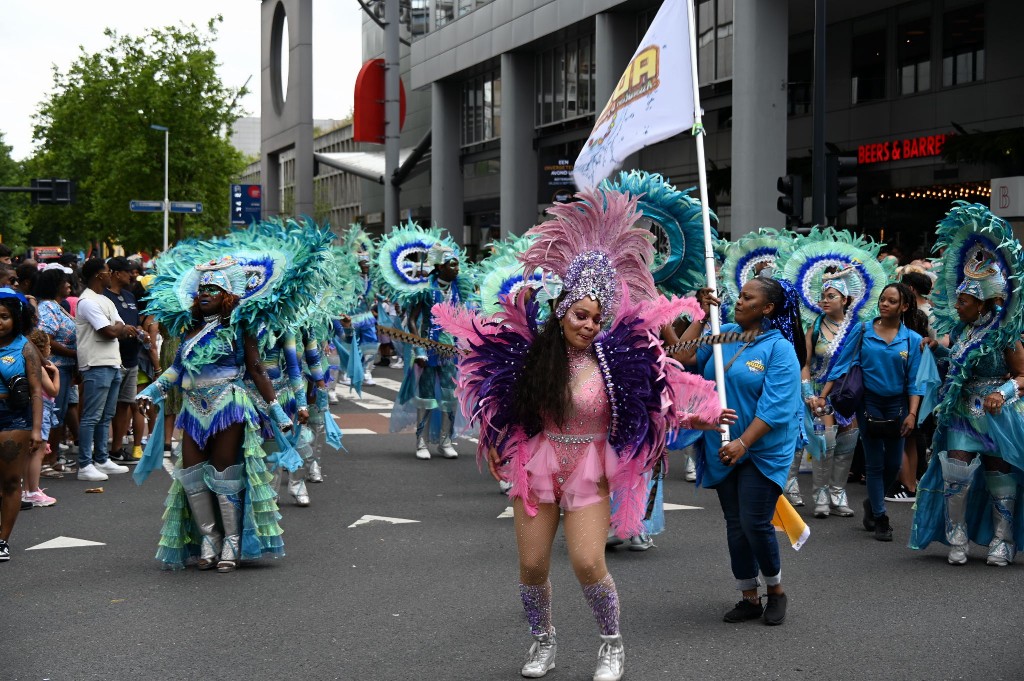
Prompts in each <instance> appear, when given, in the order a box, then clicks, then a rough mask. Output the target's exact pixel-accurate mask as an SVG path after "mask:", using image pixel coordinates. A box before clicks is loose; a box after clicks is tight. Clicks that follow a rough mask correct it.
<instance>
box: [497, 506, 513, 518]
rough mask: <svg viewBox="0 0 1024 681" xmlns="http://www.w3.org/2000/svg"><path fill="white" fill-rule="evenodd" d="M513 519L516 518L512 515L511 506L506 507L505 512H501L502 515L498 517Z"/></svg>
mask: <svg viewBox="0 0 1024 681" xmlns="http://www.w3.org/2000/svg"><path fill="white" fill-rule="evenodd" d="M512 517H514V516H513V514H512V507H511V506H506V507H505V510H504V511H502V512H501V515H499V516H498V518H512Z"/></svg>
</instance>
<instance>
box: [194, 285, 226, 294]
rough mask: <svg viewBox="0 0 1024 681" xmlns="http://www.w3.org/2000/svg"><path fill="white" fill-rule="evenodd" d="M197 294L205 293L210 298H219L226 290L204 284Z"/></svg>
mask: <svg viewBox="0 0 1024 681" xmlns="http://www.w3.org/2000/svg"><path fill="white" fill-rule="evenodd" d="M197 293H205V294H206V295H208V296H219V295H220V294H221V293H224V290H223V289H221V287H220V286H213V285H211V284H204V285H203V286H200V287H199V290H198V291H197Z"/></svg>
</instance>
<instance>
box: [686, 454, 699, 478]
mask: <svg viewBox="0 0 1024 681" xmlns="http://www.w3.org/2000/svg"><path fill="white" fill-rule="evenodd" d="M684 477H685V479H686V482H696V480H697V464H696V463H694V461H693V457H692V456H687V457H686V471H685V473H684Z"/></svg>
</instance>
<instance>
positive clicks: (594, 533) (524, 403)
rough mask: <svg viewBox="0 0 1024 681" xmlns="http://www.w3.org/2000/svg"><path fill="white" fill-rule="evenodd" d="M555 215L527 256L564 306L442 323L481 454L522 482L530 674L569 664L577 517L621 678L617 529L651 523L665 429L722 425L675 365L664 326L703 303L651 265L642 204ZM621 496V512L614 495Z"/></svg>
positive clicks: (607, 664) (605, 651)
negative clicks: (569, 570) (564, 633)
mask: <svg viewBox="0 0 1024 681" xmlns="http://www.w3.org/2000/svg"><path fill="white" fill-rule="evenodd" d="M578 198H579V199H580V200H579V201H578V202H575V203H569V204H561V205H557V206H554V207H552V208H551V209H549V213H550V215H551V216H552V218H553V219H551V220H549V221H548V222H545V223H544V224H542V225H539V226H538V227H536V228H534V229H533V230H531V232H530V233H529V234H530V235H533V236H535V237H536V239H535V240H534V241H533V243H532V244H531V245H530V246H529V247H528V248H527V250H526V251H525V252H524V253H523V254H522V255H521V256H520V259H521V260H522V262H523V264H524V271H526V272H532V271H534V269H535V268H539V269H541V270H543V271H544V272H545V273H547V274H548V275H556V276H557V277H558V278H559V279H561V281H562V284H563V287H564V288H563V291H562V293H561V295H559V296H558V298H557V299H556V300H555V303H554V310H553V311H551V312H549V313H548V314H547V320H546V321H543V320H542V319H541V317H542V316H543V315H542V310H541V305H540V304H539V303H538V302H537V300H536V299H535V297H534V295H533V292H532V291H531V290H529V289H526V288H524V289H523V290H521V291H520V293H519V294H518V295H517V296H516V297H515V298H514V299H507V300H506V301H505V302H504V303H503V305H502V309H501V310H500V311H499V312H497V313H496V314H494V315H492V316H491V317H487V318H482V317H479V316H476V315H474V314H473V313H471V312H467V311H465V310H461V309H458V308H455V307H453V306H451V305H435V306H434V310H433V312H434V316H435V320H437V323H439V324H440V325H441V326H442V327H444V328H445V330H447V331H448V332H449V333H450V334H452V335H453V336H454V337H455V338H457V339H459V344H460V346H461V347H462V349H463V350H465V351H466V352H467V354H466V356H465V357H463V358H462V360H461V363H460V366H459V386H458V395H459V400H460V402H461V404H462V408H463V411H464V412H465V413H466V415H467V417H470V418H472V419H474V420H478V421H479V422H480V445H479V450H478V458H479V459H480V460H481V461H486V462H487V465H488V467H489V469H490V471H491V474H492V475H494V477H495V478H498V479H499V480H504V481H508V482H510V483H511V484H512V487H511V489H510V490H509V496H510V497H511V498H512V499H513V500H514V506H513V508H514V513H515V527H516V540H517V543H518V547H519V572H520V585H519V590H520V594H521V596H522V601H523V607H524V608H525V610H526V615H527V619H528V621H529V623H530V630H531V634H532V635H533V638H534V643H533V646H532V647H531V648H530V653H529V657H528V659H527V661H526V663H525V665H524V666H523V668H522V675H523V676H525V677H529V678H538V677H541V676H544V675H545V674H546V673H547V672H548V670H550V669H552V668H553V667H554V666H555V653H556V644H555V628H554V626H552V622H551V584H550V582H549V581H548V572H549V567H550V563H551V545H552V542H553V540H554V537H555V533H556V531H557V529H558V523H559V515H560V511H564V512H565V535H566V540H567V543H568V546H569V559H570V561H571V563H572V566H573V570H574V572H575V573H576V577H577V579H578V580H579V582H580V584H581V586H582V587H583V593H584V596H585V597H586V599H587V602H588V603H589V605H590V607H591V609H592V611H593V613H594V617H595V618H596V620H597V623H598V626H599V628H600V633H601V639H602V644H601V648H600V651H599V653H598V656H599V661H598V667H597V671H596V672H595V674H594V679H595V681H608V680H614V679H620V678H621V677H622V673H623V667H624V661H625V654H624V651H623V646H622V637H621V635H620V633H619V598H618V593H617V592H616V589H615V582H614V581H613V580H612V577H611V575H610V574H608V570H607V568H606V567H605V561H604V545H605V539H606V537H607V534H608V528H609V523H610V524H611V525H612V526H613V527H614V528H615V531H616V532H617V533H618V535H619V536H621V537H628V536H630V535H633V534H638V533H640V532H642V531H643V517H644V502H645V500H646V498H647V484H646V479H645V477H644V474H645V473H646V472H648V471H650V470H651V468H652V467H653V466H654V464H655V463H656V462H657V461H658V460H659V459H661V457H662V456H663V454H664V448H665V436H666V432H667V431H669V430H673V429H676V428H679V427H681V426H682V427H705V428H714V427H717V425H716V424H717V423H718V422H719V420H720V418H725V419H726V420H727V419H728V418H729V417H728V416H725V417H722V416H721V414H722V412H721V409H720V407H719V405H718V399H717V397H716V396H715V393H714V385H713V384H712V383H710V382H708V381H705V380H704V379H702V378H699V377H697V376H695V375H693V374H686V373H684V372H683V370H682V368H681V366H680V365H679V364H677V363H676V362H675V361H674V360H672V359H669V358H668V357H667V356H666V355H665V353H664V350H663V348H662V346H661V344H660V342H659V341H658V333H659V331H660V329H661V327H662V326H663V325H665V324H667V323H670V322H671V321H672V320H673V319H675V318H676V317H677V316H679V315H680V314H681V313H683V312H687V313H689V314H690V315H694V314H695V315H697V316H700V315H701V314H702V312H701V311H700V310H699V306H698V305H697V304H696V302H695V301H692V300H685V299H671V300H669V299H666V298H664V297H661V296H659V295H658V294H657V292H656V289H655V286H654V281H653V279H652V278H651V274H650V272H649V271H648V263H649V262H650V259H651V257H652V247H651V244H650V241H649V240H648V235H649V233H648V232H647V231H646V230H643V229H638V228H634V227H633V224H634V223H635V222H636V220H637V219H638V218H639V217H640V214H639V213H638V212H637V210H636V200H635V199H630V198H629V197H628V196H626V195H624V194H621V193H618V192H614V191H605V192H584V193H582V194H580V195H579V196H578ZM610 491H615V493H616V495H617V498H621V499H622V503H620V504H619V506H618V509H617V511H616V513H615V516H613V517H612V516H611V514H610V506H609V494H610Z"/></svg>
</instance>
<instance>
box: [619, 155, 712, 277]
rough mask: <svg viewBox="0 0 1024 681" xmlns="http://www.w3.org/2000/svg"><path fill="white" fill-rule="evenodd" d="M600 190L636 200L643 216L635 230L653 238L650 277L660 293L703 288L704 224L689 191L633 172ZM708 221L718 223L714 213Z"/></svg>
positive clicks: (698, 207)
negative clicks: (639, 229) (632, 197)
mask: <svg viewBox="0 0 1024 681" xmlns="http://www.w3.org/2000/svg"><path fill="white" fill-rule="evenodd" d="M601 188H602V189H604V190H606V191H619V192H622V193H625V194H628V195H630V196H634V197H637V198H638V201H637V209H638V210H639V211H640V212H641V213H642V214H643V216H642V217H641V218H640V219H639V220H638V221H637V226H638V227H643V228H645V229H648V230H650V231H651V233H652V234H653V235H654V243H655V252H654V261H653V262H652V264H651V274H652V275H653V276H654V283H655V284H657V285H658V288H659V289H661V290H662V291H664V292H665V293H666V294H675V295H683V294H685V293H688V292H690V291H694V290H696V289H698V288H700V287H702V286H704V285H705V281H706V279H705V272H704V222H703V218H702V217H701V205H700V201H699V200H698V199H696V198H694V197H692V196H690V192H691V191H693V188H692V187H691V188H690V189H687V190H685V191H680V190H678V189H676V188H675V187H674V186H673V185H671V184H669V183H668V181H667V180H665V178H663V177H662V176H661V175H659V174H657V173H648V172H645V171H643V170H633V171H630V172H628V173H627V172H625V171H623V172H621V173H619V177H618V179H616V180H615V181H614V182H611V181H609V180H605V181H604V182H603V183H602V185H601ZM711 219H712V220H715V221H717V220H718V218H717V217H715V214H714V213H712V214H711ZM712 234H714V231H712ZM715 236H717V235H715Z"/></svg>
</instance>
